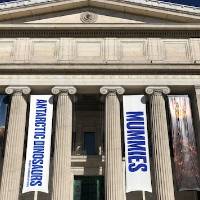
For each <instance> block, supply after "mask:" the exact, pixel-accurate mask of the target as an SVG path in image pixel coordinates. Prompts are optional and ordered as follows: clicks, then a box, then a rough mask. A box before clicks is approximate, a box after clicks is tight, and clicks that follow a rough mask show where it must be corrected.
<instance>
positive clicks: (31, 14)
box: [0, 0, 200, 24]
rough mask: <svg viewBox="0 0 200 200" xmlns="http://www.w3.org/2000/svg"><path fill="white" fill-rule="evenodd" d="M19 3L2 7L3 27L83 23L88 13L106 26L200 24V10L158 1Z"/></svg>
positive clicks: (32, 0)
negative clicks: (126, 24) (17, 24)
mask: <svg viewBox="0 0 200 200" xmlns="http://www.w3.org/2000/svg"><path fill="white" fill-rule="evenodd" d="M19 2H21V1H19ZM19 2H18V1H16V3H15V4H12V3H9V6H7V4H5V5H4V6H2V5H1V4H0V10H1V12H0V21H1V22H2V23H10V22H12V23H83V20H81V17H82V18H83V17H84V16H82V15H84V13H86V12H90V13H93V14H94V16H93V17H96V19H95V20H94V22H95V23H104V24H105V23H163V22H164V23H167V22H168V23H171V22H180V23H199V22H200V10H199V9H193V8H187V7H186V8H185V7H181V6H172V5H168V4H166V5H164V6H163V5H162V3H161V4H160V3H157V2H155V1H154V3H152V4H151V5H148V4H149V2H151V0H148V1H146V0H141V1H138V0H127V1H123V2H122V1H120V0H59V1H52V0H41V2H40V1H39V2H40V3H38V0H37V1H36V0H29V1H27V2H26V1H24V3H23V5H21V4H20V5H18V3H19ZM138 2H139V3H138ZM16 5H17V6H16ZM6 6H7V7H6ZM86 17H92V16H86ZM86 23H87V22H86Z"/></svg>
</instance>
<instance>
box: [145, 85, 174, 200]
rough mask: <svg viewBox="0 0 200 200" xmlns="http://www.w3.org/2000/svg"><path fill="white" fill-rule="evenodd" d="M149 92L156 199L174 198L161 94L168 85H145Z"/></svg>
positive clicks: (166, 92) (163, 104) (167, 199)
mask: <svg viewBox="0 0 200 200" xmlns="http://www.w3.org/2000/svg"><path fill="white" fill-rule="evenodd" d="M146 93H147V94H150V95H151V96H150V111H151V116H150V118H151V132H152V151H153V164H154V175H155V192H156V200H174V199H175V198H174V187H173V178H172V168H171V158H170V148H169V138H168V129H167V118H166V110H165V100H164V98H163V94H169V93H170V89H169V88H168V87H147V88H146Z"/></svg>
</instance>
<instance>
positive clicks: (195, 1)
mask: <svg viewBox="0 0 200 200" xmlns="http://www.w3.org/2000/svg"><path fill="white" fill-rule="evenodd" d="M162 1H167V2H172V3H178V4H184V5H190V6H198V7H200V0H162Z"/></svg>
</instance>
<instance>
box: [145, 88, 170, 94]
mask: <svg viewBox="0 0 200 200" xmlns="http://www.w3.org/2000/svg"><path fill="white" fill-rule="evenodd" d="M145 92H146V93H147V94H149V95H152V94H160V95H162V94H169V93H170V88H169V87H166V86H159V87H158V86H150V87H147V88H146V89H145Z"/></svg>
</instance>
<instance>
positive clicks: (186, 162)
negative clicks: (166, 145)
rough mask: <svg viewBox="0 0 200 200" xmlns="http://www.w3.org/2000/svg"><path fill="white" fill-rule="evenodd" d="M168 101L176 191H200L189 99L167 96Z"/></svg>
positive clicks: (181, 96) (185, 96)
mask: <svg viewBox="0 0 200 200" xmlns="http://www.w3.org/2000/svg"><path fill="white" fill-rule="evenodd" d="M168 99H169V107H170V114H171V129H172V143H173V154H174V155H173V157H174V165H175V174H176V182H177V187H178V190H179V191H183V190H200V177H199V169H198V157H197V156H198V155H197V148H196V142H195V134H194V128H193V124H192V115H191V108H190V100H189V97H188V96H187V95H176V96H172V95H169V96H168Z"/></svg>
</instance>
